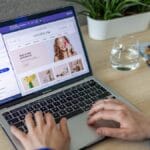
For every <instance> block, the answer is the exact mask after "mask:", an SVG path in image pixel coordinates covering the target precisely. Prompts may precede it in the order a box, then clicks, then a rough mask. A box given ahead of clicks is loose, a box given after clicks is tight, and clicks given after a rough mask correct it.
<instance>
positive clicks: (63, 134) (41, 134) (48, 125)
mask: <svg viewBox="0 0 150 150" xmlns="http://www.w3.org/2000/svg"><path fill="white" fill-rule="evenodd" d="M34 117H35V121H33V118H32V114H31V113H29V114H27V115H26V117H25V123H26V126H27V128H28V133H27V134H25V133H24V132H22V131H20V130H19V129H17V128H16V127H14V126H12V127H11V132H12V134H13V135H14V136H15V137H16V138H17V139H18V140H19V141H20V142H21V143H22V145H23V147H24V148H25V150H35V149H39V148H45V147H46V148H52V149H55V150H69V142H70V136H69V131H68V127H67V121H66V119H65V118H63V119H62V120H61V121H60V124H59V126H57V125H56V123H55V120H54V118H53V116H52V115H51V114H50V113H46V114H44V115H43V114H42V112H36V113H35V114H34ZM35 123H36V124H35Z"/></svg>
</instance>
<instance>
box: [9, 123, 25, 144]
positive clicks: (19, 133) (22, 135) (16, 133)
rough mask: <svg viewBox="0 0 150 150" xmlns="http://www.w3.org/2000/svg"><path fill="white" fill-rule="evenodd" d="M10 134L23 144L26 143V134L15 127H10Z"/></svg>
mask: <svg viewBox="0 0 150 150" xmlns="http://www.w3.org/2000/svg"><path fill="white" fill-rule="evenodd" d="M10 130H11V133H12V134H13V135H14V136H15V137H16V138H17V139H18V140H19V141H20V142H21V143H24V142H25V141H26V134H25V133H24V132H22V131H20V130H19V129H18V128H16V127H15V126H11V127H10Z"/></svg>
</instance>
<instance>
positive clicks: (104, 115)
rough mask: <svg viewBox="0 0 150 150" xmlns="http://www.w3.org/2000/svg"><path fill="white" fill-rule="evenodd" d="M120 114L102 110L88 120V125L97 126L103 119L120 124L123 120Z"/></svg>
mask: <svg viewBox="0 0 150 150" xmlns="http://www.w3.org/2000/svg"><path fill="white" fill-rule="evenodd" d="M118 114H119V113H118V111H114V110H100V111H99V112H97V113H95V114H94V115H93V116H91V117H90V118H89V119H88V124H89V125H91V124H95V123H96V122H97V121H99V120H101V119H103V120H113V121H117V122H120V121H121V119H120V117H119V115H118Z"/></svg>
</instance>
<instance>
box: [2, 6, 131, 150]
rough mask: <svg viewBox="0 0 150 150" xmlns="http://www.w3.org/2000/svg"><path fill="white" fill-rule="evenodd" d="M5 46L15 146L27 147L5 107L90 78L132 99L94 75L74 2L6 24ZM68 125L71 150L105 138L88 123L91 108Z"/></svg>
mask: <svg viewBox="0 0 150 150" xmlns="http://www.w3.org/2000/svg"><path fill="white" fill-rule="evenodd" d="M63 40H64V41H63ZM58 41H59V42H58ZM62 41H63V42H64V43H63V42H62ZM61 42H62V43H63V44H62V43H61ZM58 43H59V44H60V43H61V44H62V45H61V44H60V45H61V46H62V47H63V46H66V47H67V48H68V50H70V52H68V54H67V55H69V56H68V57H64V58H59V57H60V56H59V55H57V54H56V53H57V52H56V51H57V47H58V46H57V45H56V44H58ZM60 45H59V46H60ZM0 51H1V52H0V55H1V56H0V108H1V109H0V125H1V127H2V129H3V130H4V132H5V133H6V135H7V136H8V139H9V140H10V142H11V143H12V149H18V150H22V149H23V148H22V146H21V144H20V143H19V141H18V140H17V139H16V138H15V137H14V136H12V134H11V133H10V125H9V124H8V123H7V121H6V119H5V118H4V116H3V114H4V113H5V112H8V111H11V110H13V109H16V108H19V107H22V106H24V105H26V104H30V103H32V102H34V101H37V100H39V99H42V98H45V97H47V96H50V95H53V94H55V93H57V92H61V91H64V90H65V89H69V88H71V87H74V86H76V85H79V84H82V83H84V82H87V81H89V80H95V81H96V82H98V83H99V84H100V85H101V86H103V87H105V89H107V90H108V91H109V92H110V93H112V95H111V96H110V97H113V96H115V97H117V98H119V99H121V100H122V101H123V102H125V103H127V104H129V103H128V102H127V101H126V100H124V99H123V98H122V97H120V96H119V95H117V93H115V92H114V91H112V90H111V89H109V88H108V87H106V86H105V85H104V84H103V83H102V82H100V81H98V80H96V79H95V78H94V77H93V76H92V71H91V68H90V64H89V61H88V57H87V54H86V50H85V46H84V44H83V40H82V36H81V32H80V30H79V25H78V23H77V18H76V15H75V12H74V9H73V7H71V6H69V7H65V8H60V9H57V10H54V11H50V12H45V13H40V14H36V15H32V16H26V17H21V18H18V19H14V20H11V21H7V22H3V23H1V24H0ZM69 53H70V54H69ZM129 105H130V104H129ZM68 125H69V131H70V134H71V150H77V149H81V148H83V147H86V146H88V145H91V144H93V143H96V142H98V141H101V140H103V139H104V137H100V136H98V135H96V133H95V131H94V129H92V128H90V127H89V126H88V125H87V112H83V113H82V114H79V115H77V116H74V117H72V118H70V119H68Z"/></svg>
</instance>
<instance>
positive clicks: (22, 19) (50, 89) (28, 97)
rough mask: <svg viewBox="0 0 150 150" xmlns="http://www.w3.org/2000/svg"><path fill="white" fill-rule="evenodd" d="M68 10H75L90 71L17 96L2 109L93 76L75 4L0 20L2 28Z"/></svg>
mask: <svg viewBox="0 0 150 150" xmlns="http://www.w3.org/2000/svg"><path fill="white" fill-rule="evenodd" d="M68 10H71V11H73V14H74V18H75V21H76V25H77V28H78V32H79V36H80V39H81V44H82V47H83V51H84V54H85V57H86V61H87V65H88V68H89V72H88V73H86V74H84V75H81V76H78V77H75V78H73V79H69V80H67V81H64V82H62V83H59V84H56V85H54V86H50V87H48V88H45V89H42V90H39V91H37V92H35V93H31V94H29V95H27V96H23V97H20V98H16V99H15V100H12V101H10V102H6V103H4V104H1V105H0V109H2V108H6V107H10V106H12V105H17V104H20V103H22V102H25V101H29V100H30V99H33V98H35V97H38V96H41V95H43V94H47V93H49V92H52V91H54V90H57V89H59V88H62V87H64V86H67V85H70V84H73V83H76V82H79V81H81V80H83V79H85V78H87V77H89V76H92V74H93V73H92V69H91V66H90V62H89V58H88V54H87V51H86V47H85V44H84V41H83V37H82V34H81V30H80V27H79V23H78V19H77V14H76V12H75V9H74V7H73V6H67V7H63V8H58V9H55V10H50V11H46V12H41V13H37V14H33V15H29V16H23V17H19V18H15V19H12V20H9V21H4V22H0V28H1V27H4V26H9V25H13V24H16V23H20V22H23V21H28V20H32V19H36V18H40V17H44V16H47V15H53V14H56V13H61V12H65V11H68Z"/></svg>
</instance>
